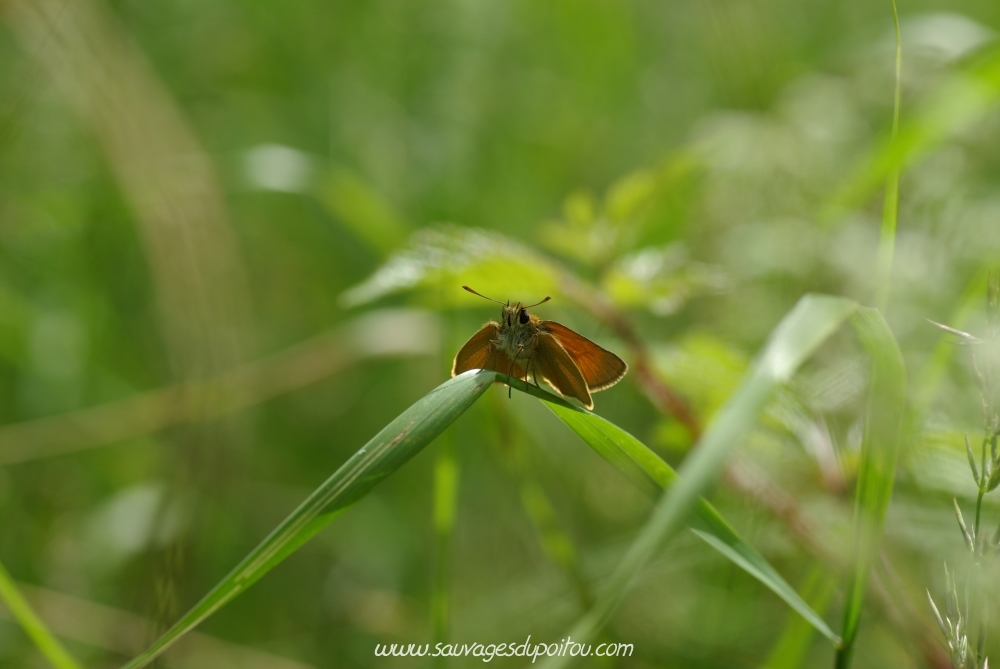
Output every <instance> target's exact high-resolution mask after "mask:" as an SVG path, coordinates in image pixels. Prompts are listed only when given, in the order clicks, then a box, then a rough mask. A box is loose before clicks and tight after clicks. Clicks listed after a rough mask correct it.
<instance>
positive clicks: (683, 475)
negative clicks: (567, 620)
mask: <svg viewBox="0 0 1000 669" xmlns="http://www.w3.org/2000/svg"><path fill="white" fill-rule="evenodd" d="M856 308H857V305H856V304H855V303H854V302H852V301H850V300H846V299H843V298H836V297H829V296H822V295H807V296H805V297H803V298H802V299H801V300H799V302H798V304H797V305H796V306H795V307H794V308H793V309H792V310H791V311H790V312H789V313H788V314H787V315H786V316H785V318H784V319H782V321H781V323H779V324H778V326H777V327H776V328H775V330H774V331H773V332H772V335H771V338H770V340H769V341H768V343H767V345H766V347H765V349H764V352H763V354H762V355H761V356H760V358H759V359H758V360H757V362H756V363H755V364H754V366H753V368H752V369H751V371H750V373H749V374H748V376H747V377H746V378H745V380H744V381H743V383H742V384H741V385H740V388H739V390H737V391H736V393H735V395H734V396H733V397H732V398H731V399H730V401H729V402H727V403H726V405H725V406H724V407H723V408H722V409H721V410H720V411H719V414H718V415H717V417H716V419H715V420H714V421H713V422H712V424H711V425H710V426H709V427H708V429H707V430H706V432H705V434H704V435H703V436H702V438H701V439H700V440H699V442H698V445H697V446H696V448H695V449H694V451H693V453H692V454H691V456H690V457H688V459H687V460H686V461H685V462H684V465H683V466H682V467H681V470H680V472H679V478H678V480H677V481H676V482H675V483H674V484H673V485H672V486H671V487H670V488H669V489H668V490H667V491H666V492H665V493H664V494H663V496H662V497H661V498H660V501H659V502H658V503H657V505H656V507H655V508H654V510H653V514H652V517H651V518H650V519H649V520H648V521H647V523H646V525H645V526H644V527H643V529H642V530H641V532H640V533H639V536H638V537H637V538H636V540H635V541H634V542H633V544H632V546H631V547H630V548H629V550H628V552H627V553H626V555H625V557H624V558H623V559H622V561H621V563H619V565H618V567H617V569H615V572H614V573H613V574H612V576H611V579H610V582H609V584H608V587H607V589H606V590H605V591H604V592H603V593H602V594H601V596H600V597H599V598H598V600H597V602H596V603H595V604H594V606H593V607H592V608H591V609H590V611H588V612H587V613H586V614H585V615H584V617H583V618H581V619H580V620H579V621H578V622H577V624H576V625H575V627H574V628H573V630H572V631H571V632H570V635H571V636H572V637H573V638H575V639H580V640H587V639H591V638H592V637H593V635H594V634H596V633H597V631H598V630H600V629H601V628H602V627H603V626H604V625H605V623H607V621H608V620H609V619H610V617H611V615H612V614H613V613H614V611H615V610H616V609H617V607H618V604H619V602H621V600H622V598H623V597H624V596H625V593H626V592H627V590H628V588H629V586H630V585H631V583H632V581H633V580H634V578H635V576H636V575H637V574H638V572H639V571H640V570H641V569H642V568H643V567H644V566H645V565H646V563H647V562H648V561H649V560H650V558H652V556H653V555H654V554H655V553H656V551H657V550H658V549H659V548H660V546H661V545H662V544H663V543H664V541H665V540H666V539H667V538H669V537H671V536H673V535H674V534H675V533H676V532H677V530H679V529H680V527H681V526H682V524H683V523H684V522H685V521H686V520H687V518H688V515H689V514H690V513H691V512H692V511H694V510H695V509H696V508H697V507H698V503H699V499H700V497H701V496H702V495H703V494H705V493H707V492H708V491H709V490H710V489H711V487H712V486H714V485H715V483H716V481H717V480H718V478H719V477H720V476H721V474H722V472H723V469H724V467H725V463H726V459H727V457H728V455H729V454H730V453H731V452H732V450H733V449H734V448H736V446H737V445H738V444H739V443H740V440H741V438H742V436H743V434H744V433H745V432H746V431H747V430H748V429H749V428H750V427H751V426H752V425H753V424H754V423H755V422H756V421H757V417H758V416H759V415H760V413H761V411H762V410H763V408H764V405H765V403H766V402H767V400H768V398H769V397H770V396H771V393H772V392H773V391H774V390H775V389H776V388H777V387H778V386H779V385H780V384H782V383H784V382H786V381H788V379H789V378H790V377H791V376H792V374H794V373H795V371H796V369H798V367H799V366H800V365H801V364H802V362H803V361H805V359H806V358H808V357H809V356H810V355H811V354H812V353H813V351H815V350H816V348H817V347H818V346H819V345H820V344H822V343H823V341H825V340H826V339H827V338H828V337H829V336H830V335H831V334H832V333H833V332H834V331H835V330H836V329H837V328H838V327H840V325H841V324H842V323H843V322H844V320H845V319H846V318H848V317H849V316H850V315H851V314H852V313H853V312H854V311H855V310H856ZM565 662H566V658H551V659H550V660H548V661H547V664H546V666H549V667H559V666H563V665H564V663H565Z"/></svg>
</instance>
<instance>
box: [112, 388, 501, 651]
mask: <svg viewBox="0 0 1000 669" xmlns="http://www.w3.org/2000/svg"><path fill="white" fill-rule="evenodd" d="M496 376H497V375H496V372H466V373H465V374H461V375H459V376H457V377H455V378H453V379H450V380H448V381H446V382H445V383H443V384H441V385H440V386H438V387H437V388H435V389H434V390H432V391H431V392H430V393H428V394H427V395H425V396H424V397H422V398H421V399H420V400H418V401H417V402H416V403H415V404H414V405H413V406H411V407H410V408H409V409H407V410H406V411H404V412H403V413H401V414H400V415H399V416H398V417H397V418H396V419H395V420H393V421H392V422H391V423H389V424H388V425H387V426H386V427H385V428H384V429H383V430H382V431H381V432H379V433H378V434H377V435H375V436H374V437H373V438H372V439H371V441H369V442H368V443H367V444H365V445H364V446H363V447H362V448H361V450H359V451H358V452H357V453H355V454H354V455H353V456H351V458H350V459H349V460H348V461H347V462H345V463H344V465H343V466H342V467H341V468H340V469H338V470H337V471H336V472H334V474H333V476H331V477H330V478H329V479H327V480H326V481H325V482H324V483H323V484H322V485H321V486H320V487H319V488H317V489H316V491H315V492H313V494H312V495H310V496H309V498H308V499H306V501H304V502H303V503H302V504H301V505H300V506H299V508H297V509H296V510H295V511H293V512H292V514H291V515H290V516H288V518H286V519H285V520H284V521H283V522H282V523H281V524H280V525H279V526H278V527H277V528H276V529H275V530H274V531H273V532H271V534H270V536H268V537H267V538H266V539H264V541H263V542H261V544H260V545H259V546H257V548H255V549H254V550H253V551H251V553H250V554H249V555H247V556H246V557H245V558H243V561H242V562H240V563H239V564H238V565H237V566H236V568H235V569H233V570H232V571H231V572H230V573H229V574H228V575H227V576H226V577H225V578H224V579H222V581H220V582H219V583H218V584H217V585H216V586H215V587H214V588H213V589H212V590H211V591H210V592H209V593H208V594H207V595H205V597H204V598H202V600H201V601H200V602H198V604H196V605H195V606H194V608H192V609H191V610H190V611H188V612H187V613H186V614H185V615H184V616H183V617H182V618H181V619H180V620H178V621H177V622H176V623H175V624H174V626H173V627H171V628H170V629H169V630H167V632H166V633H164V634H163V636H161V637H160V638H159V639H157V641H156V642H155V643H154V644H153V645H152V646H150V648H149V649H147V650H146V651H145V652H144V653H142V654H141V655H139V656H138V657H136V658H135V659H133V660H132V661H131V662H129V663H128V664H127V665H126V669H137V668H138V667H143V666H145V665H147V664H149V663H150V662H152V661H153V660H154V659H155V658H156V657H157V656H159V655H160V654H161V653H163V652H164V651H165V650H166V649H167V648H169V647H170V645H171V644H173V643H174V642H175V641H177V640H178V639H179V638H180V637H181V636H183V635H184V634H185V633H187V632H189V631H191V630H192V629H194V628H195V627H196V626H197V625H198V624H199V623H200V622H201V621H203V620H204V619H205V618H207V617H208V616H210V615H212V614H213V613H215V612H216V611H217V610H219V609H220V608H222V607H223V606H224V605H225V604H227V603H228V602H230V601H231V600H232V599H233V598H234V597H236V596H237V595H238V594H240V593H241V592H243V591H244V590H246V589H247V588H249V587H250V586H251V585H252V584H253V583H254V582H256V581H257V579H259V578H260V577H261V576H263V575H264V574H266V573H267V572H268V571H270V570H271V569H272V568H273V567H274V566H275V565H277V564H278V563H280V562H281V561H282V560H284V559H285V558H286V557H288V556H289V555H290V554H291V553H293V552H294V551H295V550H296V549H298V548H299V547H300V546H302V544H304V543H305V542H306V541H308V540H309V539H310V538H312V537H313V536H314V535H315V534H316V533H317V532H319V531H320V530H321V529H323V528H324V527H325V526H326V525H327V524H328V523H329V522H330V521H331V520H333V518H334V517H335V516H336V515H337V514H338V513H340V512H342V511H344V510H345V509H346V508H347V507H348V506H350V505H351V504H353V503H354V502H356V501H358V500H359V499H361V498H362V497H364V496H365V495H366V494H367V493H368V492H369V491H370V490H371V489H372V488H373V487H375V485H377V484H378V483H379V482H380V481H381V480H382V479H384V478H385V477H386V476H388V475H389V474H391V473H392V472H394V471H395V470H396V469H398V468H399V467H400V466H402V465H403V464H404V463H405V462H406V461H408V460H409V459H410V458H412V457H413V456H414V455H416V454H417V453H418V452H419V451H420V449H422V448H423V447H424V446H426V445H427V444H429V443H430V442H431V441H432V440H433V439H434V438H435V437H436V436H438V435H439V434H440V433H441V432H442V430H444V429H445V428H446V427H447V426H448V425H450V424H451V423H452V422H453V421H454V420H455V419H456V418H458V416H459V415H461V414H462V412H463V411H465V410H466V409H467V408H469V406H470V405H472V403H473V402H475V401H476V400H477V399H478V398H479V396H480V395H482V394H483V393H484V392H486V389H487V388H489V386H490V384H492V383H493V381H494V380H495V379H496Z"/></svg>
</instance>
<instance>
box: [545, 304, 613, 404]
mask: <svg viewBox="0 0 1000 669" xmlns="http://www.w3.org/2000/svg"><path fill="white" fill-rule="evenodd" d="M542 327H543V328H544V329H545V330H547V331H548V332H549V333H551V335H552V336H553V337H555V338H556V340H558V342H559V344H560V345H561V346H562V348H563V349H565V351H566V353H568V354H569V356H570V357H571V358H572V359H573V361H574V362H575V363H576V366H577V367H578V368H579V370H580V373H581V374H582V375H583V378H584V380H585V381H586V382H587V386H588V388H589V389H590V390H591V391H592V392H596V391H598V390H604V389H605V388H609V387H611V386H613V385H615V384H616V383H618V382H619V381H621V379H622V377H623V376H625V372H627V371H628V365H626V364H625V361H624V360H622V359H621V358H619V357H618V356H617V355H615V354H614V353H612V352H611V351H609V350H607V349H605V348H601V347H600V346H598V345H597V344H595V343H594V342H592V341H590V340H589V339H587V338H586V337H584V336H583V335H581V334H578V333H576V332H574V331H573V330H570V329H569V328H568V327H566V326H565V325H560V324H559V323H555V322H553V321H543V322H542Z"/></svg>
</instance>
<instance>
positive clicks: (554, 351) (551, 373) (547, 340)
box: [531, 332, 594, 409]
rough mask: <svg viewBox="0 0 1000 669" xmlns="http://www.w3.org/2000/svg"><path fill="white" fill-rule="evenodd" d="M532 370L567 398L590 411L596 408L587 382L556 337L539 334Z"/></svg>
mask: <svg viewBox="0 0 1000 669" xmlns="http://www.w3.org/2000/svg"><path fill="white" fill-rule="evenodd" d="M531 368H532V372H533V373H534V374H535V376H536V377H539V376H540V377H542V378H543V379H545V381H546V382H548V383H549V384H550V385H551V386H552V387H553V388H555V389H556V390H558V391H559V392H560V393H562V394H563V395H565V396H566V397H574V398H576V399H578V400H580V403H581V404H583V406H585V407H587V408H588V409H593V408H594V400H593V398H591V396H590V391H589V390H588V389H587V381H586V380H585V379H584V378H583V374H581V373H580V369H579V367H577V366H576V363H575V362H573V358H571V357H570V355H569V353H567V352H566V349H564V348H563V347H562V346H560V344H559V341H558V340H557V339H556V337H555V336H553V335H551V334H547V333H544V332H540V333H539V334H538V339H537V344H536V346H535V351H534V355H533V356H532V362H531Z"/></svg>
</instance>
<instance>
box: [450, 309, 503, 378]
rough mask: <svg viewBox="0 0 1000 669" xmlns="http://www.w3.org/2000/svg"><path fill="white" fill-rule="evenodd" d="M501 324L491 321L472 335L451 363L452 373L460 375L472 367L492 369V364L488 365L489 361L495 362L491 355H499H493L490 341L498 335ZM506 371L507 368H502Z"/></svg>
mask: <svg viewBox="0 0 1000 669" xmlns="http://www.w3.org/2000/svg"><path fill="white" fill-rule="evenodd" d="M499 327H500V324H499V323H497V322H496V321H490V322H489V323H487V324H486V325H484V326H483V327H481V328H480V329H479V331H478V332H476V334H474V335H472V338H471V339H469V341H467V342H465V346H463V347H462V348H461V350H459V352H458V355H456V356H455V361H454V362H453V363H451V375H452V376H458V375H459V374H461V373H462V372H467V371H469V370H470V369H490V368H494V367H492V366H490V367H488V365H489V363H491V362H494V361H493V360H490V358H491V357H493V358H495V357H497V356H495V355H493V356H491V355H490V353H491V349H492V348H493V347H492V346H491V345H490V342H491V341H493V339H494V338H495V337H496V336H497V330H498V329H499ZM500 371H503V372H504V373H506V371H507V370H500Z"/></svg>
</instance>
